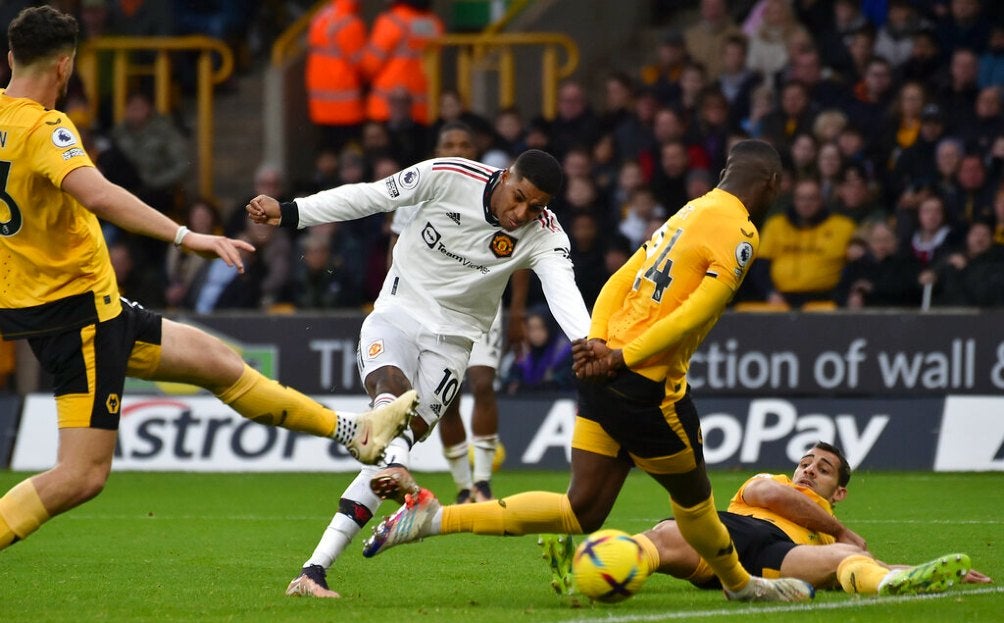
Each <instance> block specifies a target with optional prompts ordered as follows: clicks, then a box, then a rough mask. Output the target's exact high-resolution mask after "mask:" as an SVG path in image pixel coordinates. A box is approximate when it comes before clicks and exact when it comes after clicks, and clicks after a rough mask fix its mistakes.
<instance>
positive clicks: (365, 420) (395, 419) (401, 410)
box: [345, 389, 418, 465]
mask: <svg viewBox="0 0 1004 623" xmlns="http://www.w3.org/2000/svg"><path fill="white" fill-rule="evenodd" d="M417 406H418V393H417V392H415V390H413V389H410V390H408V391H406V392H405V393H403V394H401V395H400V396H398V397H397V398H396V399H395V400H394V401H393V402H391V403H390V404H386V405H383V406H382V407H378V408H376V409H373V410H372V411H367V412H366V413H362V414H360V415H359V417H358V418H357V419H356V424H357V427H358V428H357V430H356V434H355V435H354V436H353V437H352V440H351V441H349V442H348V443H347V444H346V445H345V447H346V449H347V450H348V451H349V454H351V455H352V456H354V457H355V458H356V459H357V460H359V462H360V463H365V464H367V465H373V464H374V463H377V462H378V461H380V460H381V459H382V458H383V456H384V450H386V449H387V444H389V443H390V442H391V440H392V439H394V438H395V437H397V436H398V435H399V434H401V431H403V430H404V429H405V427H406V426H408V422H410V421H411V418H412V417H414V415H415V408H416V407H417Z"/></svg>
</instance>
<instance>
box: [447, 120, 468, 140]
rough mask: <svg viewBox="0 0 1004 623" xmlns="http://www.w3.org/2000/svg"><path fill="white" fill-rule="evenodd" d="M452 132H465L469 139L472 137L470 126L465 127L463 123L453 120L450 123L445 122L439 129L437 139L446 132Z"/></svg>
mask: <svg viewBox="0 0 1004 623" xmlns="http://www.w3.org/2000/svg"><path fill="white" fill-rule="evenodd" d="M453 130H460V131H461V132H467V134H468V135H470V136H471V137H473V136H474V130H473V129H472V128H471V126H469V125H467V124H466V123H464V122H463V121H459V120H457V119H454V120H452V121H447V122H446V123H444V124H443V125H442V126H441V127H440V128H439V134H438V136H439V138H442V137H443V135H444V134H446V133H447V132H452V131H453Z"/></svg>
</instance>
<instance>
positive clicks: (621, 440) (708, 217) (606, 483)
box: [364, 140, 814, 601]
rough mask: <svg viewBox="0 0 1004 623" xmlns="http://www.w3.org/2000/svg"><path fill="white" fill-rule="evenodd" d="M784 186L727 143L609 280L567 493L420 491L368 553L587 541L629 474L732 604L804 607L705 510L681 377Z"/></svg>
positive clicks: (759, 146)
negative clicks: (459, 541) (747, 560)
mask: <svg viewBox="0 0 1004 623" xmlns="http://www.w3.org/2000/svg"><path fill="white" fill-rule="evenodd" d="M780 181H781V159H780V157H779V155H778V153H777V151H776V150H775V149H774V148H773V147H772V146H771V145H770V144H768V143H766V142H763V141H758V140H746V141H740V142H739V143H736V145H735V146H734V147H733V148H732V149H731V151H730V152H729V158H728V162H727V164H726V168H725V170H724V171H723V172H722V176H721V181H720V182H719V184H718V186H717V187H716V188H715V189H713V190H712V191H711V192H709V193H708V194H706V195H704V196H702V197H700V198H698V199H695V200H693V201H691V202H690V203H688V204H687V205H685V206H683V207H682V208H681V209H680V210H679V212H677V213H676V214H675V215H674V216H672V217H671V218H670V219H669V220H667V221H666V223H665V224H663V226H662V227H661V228H660V229H659V230H658V231H657V232H656V233H655V234H654V235H653V236H652V238H651V239H650V240H649V241H648V242H647V243H645V244H644V245H643V246H642V248H641V249H639V250H638V251H637V252H636V253H635V254H634V255H633V256H632V257H631V259H630V260H628V262H627V263H626V264H625V265H624V266H623V267H622V268H621V269H620V270H618V271H617V272H616V273H615V274H614V275H613V276H612V277H611V278H610V279H609V280H608V281H607V283H606V285H605V286H604V287H603V290H602V292H601V293H600V296H599V298H598V299H597V301H596V304H595V307H594V309H593V314H592V322H591V327H590V331H589V338H588V339H587V340H579V341H577V342H576V343H575V344H574V347H573V355H574V364H573V367H574V370H575V373H576V376H577V377H579V379H581V380H582V381H583V382H582V384H581V385H580V402H579V413H578V417H577V418H576V421H575V431H574V433H573V436H572V478H571V483H570V485H569V488H568V491H567V492H566V493H565V494H558V493H546V492H529V493H521V494H517V495H514V496H510V497H507V498H503V499H501V500H498V501H491V502H484V503H480V504H467V505H462V506H445V507H443V506H441V505H440V504H439V503H438V501H436V499H435V497H434V496H433V495H432V494H431V493H430V492H429V491H427V490H425V489H422V490H420V491H418V492H417V493H412V494H411V495H410V496H409V497H408V499H407V503H406V504H405V505H404V506H402V507H401V509H400V510H399V511H398V512H397V513H395V514H394V515H393V516H391V517H390V518H388V519H387V520H385V521H384V522H383V523H381V524H380V525H379V526H377V528H375V529H374V532H373V536H372V537H370V539H369V540H368V541H367V543H366V545H365V547H364V554H365V555H368V556H372V555H375V554H377V553H379V552H381V551H383V550H384V549H387V548H389V547H391V546H393V545H396V544H399V543H405V542H410V541H414V540H416V539H419V538H423V537H428V536H431V535H436V534H447V533H455V532H474V533H478V534H494V535H521V534H533V533H540V532H557V533H568V534H578V533H583V532H592V531H594V530H596V529H598V528H599V527H600V526H601V525H602V524H603V521H604V520H605V519H606V517H607V515H608V514H609V512H610V509H611V508H612V506H613V504H614V501H615V500H616V498H617V495H618V493H619V492H620V489H621V487H622V486H623V484H624V480H625V478H626V477H627V474H628V472H629V471H630V469H631V468H632V466H638V467H639V468H641V469H642V470H644V471H645V472H646V473H647V474H649V475H650V476H652V478H654V479H655V480H656V481H657V482H659V484H661V485H662V486H663V487H664V488H665V489H666V491H668V492H669V494H670V498H671V503H672V508H673V515H674V517H675V518H676V522H677V525H678V526H679V529H680V532H681V533H682V534H683V535H684V537H685V538H686V541H687V542H688V543H690V545H691V546H693V548H694V549H695V550H696V551H698V552H700V554H701V556H702V558H704V560H706V561H707V563H708V565H709V566H710V568H711V569H712V570H713V571H714V574H715V575H716V576H717V577H718V578H719V579H720V581H721V583H722V585H723V586H724V587H725V593H726V595H727V596H728V598H729V599H735V600H744V601H807V600H809V599H811V598H812V596H813V595H814V590H813V588H812V586H811V585H809V584H808V583H806V582H803V581H801V580H798V579H771V580H768V579H764V578H760V577H756V576H751V575H750V574H749V573H748V572H747V571H746V570H745V569H743V567H742V565H741V564H740V562H739V559H738V557H737V555H736V551H735V547H734V545H733V543H732V540H731V538H730V537H729V533H728V531H727V530H726V528H725V526H724V525H723V524H722V522H721V521H720V520H719V518H718V514H717V513H716V511H715V504H714V498H713V497H712V493H711V483H710V481H709V480H708V476H707V472H706V469H705V463H704V457H703V451H702V440H701V432H700V422H699V420H698V416H697V410H696V409H695V407H694V404H693V401H692V400H691V398H690V394H689V391H688V386H687V377H686V375H687V368H688V365H689V360H690V357H691V355H692V354H693V352H694V351H695V350H696V349H697V347H698V346H699V345H700V343H701V341H702V340H703V339H704V337H705V336H706V335H707V333H708V332H709V331H710V330H711V328H712V327H713V326H714V325H715V322H716V321H717V320H718V318H719V316H720V315H721V314H722V312H723V311H724V309H725V307H726V305H727V304H728V302H729V301H730V300H731V298H732V296H733V295H734V294H735V291H736V290H737V289H738V288H739V285H740V284H741V283H742V280H743V278H744V277H745V276H746V273H747V271H748V269H749V266H750V264H751V263H752V262H753V258H754V256H755V255H756V251H757V247H758V245H759V235H758V233H757V230H756V227H754V225H753V222H752V220H751V215H752V216H756V215H758V214H760V213H762V212H763V211H764V210H766V208H767V207H768V206H770V204H771V203H773V201H774V200H775V199H776V197H777V194H778V189H779V187H780ZM406 484H407V483H406ZM403 488H405V489H409V488H410V487H408V486H404V487H403ZM648 546H649V548H650V549H651V547H652V546H651V543H649V544H648ZM647 554H648V555H653V556H654V555H655V553H654V552H647Z"/></svg>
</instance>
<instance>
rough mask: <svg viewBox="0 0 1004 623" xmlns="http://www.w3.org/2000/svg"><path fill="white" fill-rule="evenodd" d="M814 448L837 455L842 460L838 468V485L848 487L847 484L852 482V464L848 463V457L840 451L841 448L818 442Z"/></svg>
mask: <svg viewBox="0 0 1004 623" xmlns="http://www.w3.org/2000/svg"><path fill="white" fill-rule="evenodd" d="M812 447H813V448H819V449H820V450H824V451H826V452H829V453H830V454H834V455H836V457H837V458H838V459H839V460H840V465H838V466H837V484H838V485H840V486H841V487H846V486H847V483H849V482H850V481H851V464H850V463H848V462H847V457H845V456H844V453H843V452H841V451H840V448H838V447H836V446H835V445H833V444H831V443H826V442H825V441H817V442H816V443H815V444H814V445H813V446H812Z"/></svg>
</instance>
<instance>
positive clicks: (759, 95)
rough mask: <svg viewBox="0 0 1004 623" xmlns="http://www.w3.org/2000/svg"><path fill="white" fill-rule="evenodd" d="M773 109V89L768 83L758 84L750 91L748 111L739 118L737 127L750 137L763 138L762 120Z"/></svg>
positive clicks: (763, 120)
mask: <svg viewBox="0 0 1004 623" xmlns="http://www.w3.org/2000/svg"><path fill="white" fill-rule="evenodd" d="M774 110H775V102H774V89H772V88H771V86H770V85H769V84H763V83H761V84H759V85H758V86H757V87H756V88H754V89H753V92H752V93H750V109H749V113H748V114H747V115H746V116H745V117H743V118H742V119H740V120H739V129H740V130H742V131H743V132H745V133H746V135H747V136H749V137H750V138H764V122H765V120H766V119H767V118H768V117H769V116H770V115H771V114H772V113H773V112H774Z"/></svg>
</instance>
